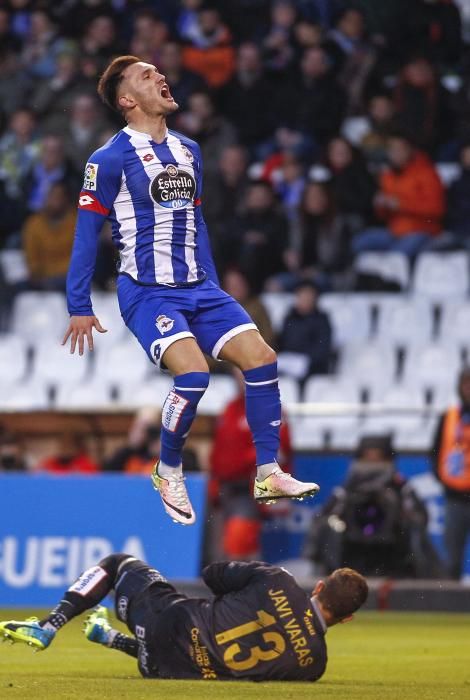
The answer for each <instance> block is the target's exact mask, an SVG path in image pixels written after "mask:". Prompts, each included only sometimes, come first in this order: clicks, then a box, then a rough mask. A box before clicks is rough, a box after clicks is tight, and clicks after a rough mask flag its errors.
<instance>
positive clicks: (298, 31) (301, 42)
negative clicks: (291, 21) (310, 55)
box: [294, 17, 323, 56]
mask: <svg viewBox="0 0 470 700" xmlns="http://www.w3.org/2000/svg"><path fill="white" fill-rule="evenodd" d="M294 38H295V48H296V50H297V54H298V55H299V56H301V55H302V54H303V52H304V51H306V50H307V49H315V48H317V47H318V46H321V44H322V40H323V32H322V27H321V25H320V24H316V23H315V22H312V21H310V20H308V19H305V18H302V17H301V18H299V19H298V20H297V22H296V23H295V25H294Z"/></svg>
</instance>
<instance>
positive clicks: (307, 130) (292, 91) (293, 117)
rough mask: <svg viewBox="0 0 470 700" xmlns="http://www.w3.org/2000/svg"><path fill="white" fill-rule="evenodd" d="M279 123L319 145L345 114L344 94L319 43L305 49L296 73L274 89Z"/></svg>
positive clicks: (336, 127) (337, 126)
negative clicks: (314, 46)
mask: <svg viewBox="0 0 470 700" xmlns="http://www.w3.org/2000/svg"><path fill="white" fill-rule="evenodd" d="M276 96H277V100H278V101H279V102H278V104H277V105H276V107H275V109H276V114H277V115H278V121H279V123H280V125H282V126H286V127H288V128H290V129H292V130H294V131H298V132H300V133H301V134H302V135H304V137H308V138H309V139H311V140H312V141H313V144H314V145H315V146H316V147H317V148H318V147H319V146H321V145H323V144H325V143H326V142H327V141H328V140H329V139H331V138H333V136H335V135H336V134H337V133H338V131H339V128H340V125H341V121H342V119H343V118H344V116H345V110H346V97H345V93H344V90H343V89H342V88H341V87H340V86H339V85H338V83H337V81H336V78H335V76H334V74H333V72H332V69H331V61H330V59H329V57H328V54H327V53H326V51H325V50H324V49H322V48H321V47H317V48H310V49H307V50H306V51H305V52H304V54H303V56H302V59H301V62H300V71H299V73H298V74H297V73H296V75H295V76H294V77H292V78H290V79H289V80H288V81H287V82H286V83H285V85H284V86H280V87H278V89H277V91H276Z"/></svg>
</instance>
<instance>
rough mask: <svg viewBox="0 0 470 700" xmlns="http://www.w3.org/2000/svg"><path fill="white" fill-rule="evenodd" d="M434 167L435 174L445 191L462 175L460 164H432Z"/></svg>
mask: <svg viewBox="0 0 470 700" xmlns="http://www.w3.org/2000/svg"><path fill="white" fill-rule="evenodd" d="M434 167H435V168H436V170H437V174H438V175H439V178H440V180H441V182H442V184H443V185H444V187H445V188H446V189H447V188H448V187H450V186H451V184H452V183H453V182H454V181H455V180H457V179H458V178H459V177H460V175H461V173H462V166H461V165H460V163H452V162H450V163H449V162H446V163H443V162H441V163H434Z"/></svg>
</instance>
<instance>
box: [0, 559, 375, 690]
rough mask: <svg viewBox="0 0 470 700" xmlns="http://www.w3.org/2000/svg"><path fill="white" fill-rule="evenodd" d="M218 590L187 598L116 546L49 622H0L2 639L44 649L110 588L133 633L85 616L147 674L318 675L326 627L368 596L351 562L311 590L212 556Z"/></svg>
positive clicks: (209, 570)
mask: <svg viewBox="0 0 470 700" xmlns="http://www.w3.org/2000/svg"><path fill="white" fill-rule="evenodd" d="M203 577H204V581H205V583H206V584H207V586H208V587H209V588H210V589H211V591H213V593H214V594H215V598H211V599H205V598H188V597H186V596H185V595H182V594H181V593H178V591H176V589H175V588H174V587H173V586H172V585H171V584H170V583H169V582H168V581H167V580H166V579H165V578H164V577H163V576H162V575H161V574H160V573H159V572H158V571H156V570H155V569H152V568H150V567H149V566H147V564H145V563H144V562H142V561H138V560H137V559H135V558H134V557H130V556H128V555H127V554H112V555H110V556H109V557H106V558H105V559H103V560H102V561H101V562H100V563H99V564H98V565H97V566H94V567H92V568H91V569H88V570H87V571H85V572H84V573H83V574H82V575H81V576H80V577H79V578H78V579H77V581H76V582H75V583H74V584H73V585H72V586H71V587H70V588H69V589H68V591H67V592H66V593H65V595H64V598H63V599H62V600H61V601H60V603H59V604H58V605H57V606H56V607H55V608H54V609H53V610H52V612H51V613H50V614H49V615H48V616H47V617H46V618H44V619H43V620H40V621H37V620H35V619H30V620H26V621H24V622H18V621H13V620H10V621H8V622H1V623H0V637H4V638H5V639H11V640H13V641H17V642H20V641H21V642H25V643H27V644H30V645H31V646H33V647H35V648H36V649H45V648H46V647H47V646H49V644H50V643H51V642H52V640H53V639H54V636H55V634H56V633H57V631H58V630H59V629H60V628H61V627H63V625H65V624H66V623H67V622H69V620H71V619H72V618H74V617H76V616H77V615H80V614H81V613H83V612H84V611H85V610H88V609H90V608H93V607H95V606H97V605H98V604H99V603H100V601H101V600H102V599H103V598H104V597H105V596H106V595H107V594H108V593H109V592H110V591H111V590H112V589H114V592H115V607H116V614H117V617H118V618H119V620H121V621H122V622H125V623H126V624H127V626H128V628H129V630H130V631H131V632H132V634H133V635H134V636H133V637H129V636H127V635H125V634H121V633H120V632H118V631H117V630H114V629H112V627H111V625H110V624H109V622H108V620H107V613H106V609H105V608H103V607H99V608H97V610H95V611H94V612H93V613H92V614H91V615H90V616H89V618H88V619H87V621H86V624H85V634H86V636H87V638H88V639H89V640H90V641H92V642H97V643H99V644H103V645H104V646H108V647H110V648H112V649H118V650H119V651H122V652H125V653H126V654H130V655H131V656H134V657H135V658H136V659H138V664H139V670H140V672H141V673H142V675H143V676H144V677H147V678H203V679H233V678H238V679H251V680H306V681H315V680H317V679H318V678H320V676H321V675H322V674H323V673H324V671H325V667H326V661H327V654H326V644H325V633H326V630H327V627H330V626H331V625H335V624H336V623H338V622H346V621H347V620H350V619H351V618H352V613H353V612H354V611H356V610H357V609H358V608H360V607H361V605H363V603H364V602H365V600H366V598H367V592H368V590H367V583H366V581H365V579H364V578H363V577H362V576H361V575H360V574H359V573H357V571H354V570H353V569H337V570H336V571H334V572H333V573H332V574H331V576H329V577H328V578H327V579H326V580H325V581H319V582H318V583H317V585H316V586H315V589H314V590H313V592H312V595H311V597H310V595H308V594H307V593H305V592H304V591H303V590H302V589H301V588H300V587H299V586H298V585H297V583H296V582H295V580H294V578H293V577H292V576H291V574H289V573H288V572H287V571H285V570H284V569H280V568H278V567H275V566H270V565H268V564H263V563H260V562H250V563H244V562H231V563H228V562H223V563H217V564H211V565H210V566H208V567H206V569H204V572H203Z"/></svg>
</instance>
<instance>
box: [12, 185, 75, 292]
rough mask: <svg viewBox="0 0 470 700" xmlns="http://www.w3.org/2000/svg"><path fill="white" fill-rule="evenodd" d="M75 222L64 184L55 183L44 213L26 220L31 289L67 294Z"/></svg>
mask: <svg viewBox="0 0 470 700" xmlns="http://www.w3.org/2000/svg"><path fill="white" fill-rule="evenodd" d="M75 219H76V211H75V206H73V205H72V202H71V199H70V194H69V192H68V189H67V186H66V185H65V184H64V183H63V182H56V183H54V184H53V185H52V186H51V187H50V189H49V191H48V193H47V195H46V201H45V204H44V207H43V209H41V210H39V211H38V212H36V213H35V214H31V216H29V217H28V218H27V219H26V221H25V224H24V227H23V232H22V236H23V250H24V253H25V259H26V264H27V266H28V273H29V285H30V286H31V288H32V289H44V290H57V291H65V279H66V276H67V270H68V267H69V262H70V255H71V252H72V245H73V237H74V231H75Z"/></svg>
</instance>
